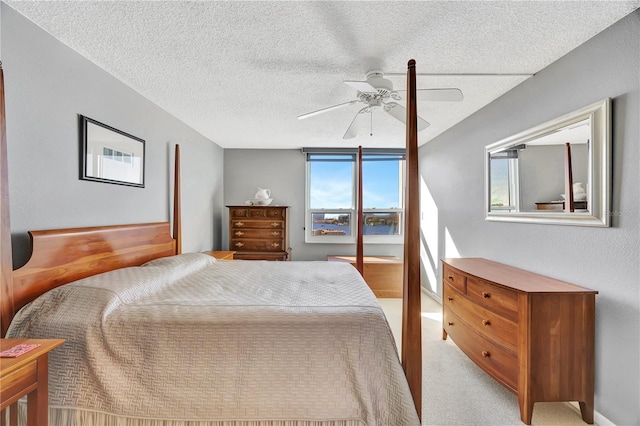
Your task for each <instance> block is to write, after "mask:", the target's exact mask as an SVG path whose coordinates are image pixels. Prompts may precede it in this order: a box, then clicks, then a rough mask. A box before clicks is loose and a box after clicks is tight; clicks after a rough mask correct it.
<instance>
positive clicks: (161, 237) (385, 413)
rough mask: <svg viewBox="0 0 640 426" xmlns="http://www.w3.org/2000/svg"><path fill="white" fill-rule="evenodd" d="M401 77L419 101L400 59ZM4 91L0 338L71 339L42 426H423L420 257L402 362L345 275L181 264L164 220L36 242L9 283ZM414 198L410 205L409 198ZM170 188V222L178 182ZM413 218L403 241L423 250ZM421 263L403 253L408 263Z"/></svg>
mask: <svg viewBox="0 0 640 426" xmlns="http://www.w3.org/2000/svg"><path fill="white" fill-rule="evenodd" d="M1 71H2V69H1V65H0V78H2V74H1ZM411 78H413V83H412V84H413V90H415V62H414V63H413V64H412V62H411V61H410V63H409V72H408V82H409V83H411V81H410V80H411ZM1 83H2V85H1V86H2V97H1V98H2V99H1V116H0V118H1V122H2V151H1V155H0V160H1V163H2V166H3V167H2V179H3V182H2V188H1V189H2V197H0V202H1V205H0V210H1V212H2V219H3V220H2V228H1V235H0V237H1V239H2V274H1V278H2V282H1V290H2V301H1V314H2V316H1V318H2V323H1V324H0V325H1V328H2V334H3V336H5V332H6V337H29V338H64V339H65V340H66V343H65V344H64V345H63V346H62V347H61V348H58V349H57V350H56V351H53V352H52V353H51V354H50V355H49V363H50V364H49V365H50V373H49V404H50V410H49V416H50V417H49V419H50V424H52V425H63V424H64V425H89V424H95V425H111V424H113V425H120V424H122V425H155V426H159V425H162V426H182V425H184V426H186V425H190V426H199V425H225V426H234V425H252V426H257V425H270V426H280V425H282V426H284V425H287V426H294V425H300V426H302V425H305V426H307V425H308V426H311V425H313V426H316V425H318V426H319V425H343V426H352V425H353V426H355V425H416V424H419V423H420V420H419V416H420V382H421V364H420V362H421V353H420V347H421V343H420V342H421V340H420V329H419V328H420V304H419V303H420V301H419V298H420V294H419V292H420V290H419V285H420V282H419V263H418V262H416V261H415V260H411V261H406V262H405V274H404V275H405V287H404V294H405V296H404V308H405V309H404V313H403V348H402V363H400V360H399V359H398V351H397V349H396V347H395V343H394V339H393V336H392V334H391V331H390V328H389V325H388V324H387V322H386V319H385V317H384V314H383V312H382V309H381V308H380V305H379V304H378V303H377V301H376V299H375V297H374V295H373V293H372V292H371V291H370V290H369V288H368V287H367V285H366V283H365V282H364V280H363V279H362V277H361V275H360V274H358V272H357V270H356V269H354V268H353V267H352V266H351V265H349V264H341V263H329V262H324V261H323V262H265V261H257V262H256V261H216V260H215V259H214V258H213V257H210V256H207V255H205V254H200V253H185V254H181V253H180V252H181V248H180V245H181V237H180V228H179V220H176V221H174V228H173V236H171V232H170V231H171V229H170V225H169V223H168V222H163V223H151V224H136V225H119V226H106V227H92V228H73V229H63V230H49V231H32V232H30V233H29V234H30V237H31V240H32V248H33V253H32V256H31V258H30V259H29V261H28V262H27V264H26V265H25V266H24V267H22V268H20V269H18V270H16V271H11V247H10V227H9V221H8V197H7V196H6V194H7V179H6V177H7V174H6V170H7V168H6V132H5V119H4V117H5V114H4V87H3V81H2V82H1ZM409 87H411V86H409ZM408 92H410V90H409V91H408ZM411 102H413V104H414V107H413V108H411V107H408V108H407V110H408V120H407V122H408V123H409V124H408V130H407V140H408V150H407V164H408V175H409V178H410V179H412V181H413V178H411V176H413V175H414V174H415V182H417V136H416V135H417V130H416V131H415V132H414V131H413V130H411V127H412V126H411V123H413V126H415V120H414V119H412V118H411V117H410V116H409V115H410V114H414V115H415V94H414V97H413V101H411V96H410V100H409V103H411ZM410 139H411V141H412V144H413V145H415V148H414V147H409V140H410ZM412 161H413V162H415V167H413V166H412ZM413 172H415V173H413ZM176 179H179V148H177V152H176ZM408 187H409V188H410V190H409V196H413V197H414V200H417V185H414V184H412V185H409V183H408ZM176 188H177V189H176V191H175V193H176V195H177V198H176V201H175V204H174V206H178V207H177V210H174V218H176V217H177V218H179V217H180V215H179V202H178V201H179V180H176ZM411 188H413V189H414V190H415V194H413V195H411V194H412V193H411ZM414 202H417V201H414ZM411 207H412V205H411V204H410V203H409V205H407V207H406V211H407V218H406V220H407V223H408V225H407V226H408V228H407V230H406V231H405V233H406V234H408V235H415V236H416V237H417V236H418V235H419V234H418V233H417V232H415V233H414V232H412V231H416V230H417V229H418V228H417V226H416V225H412V224H413V223H414V222H415V221H414V220H412V219H411V217H410V216H411V214H410V208H411ZM414 210H415V209H414ZM416 218H417V215H416ZM415 223H417V222H415ZM412 226H416V227H415V228H411V227H412ZM411 240H418V238H412V239H411ZM7 242H8V244H7ZM418 244H419V243H418ZM358 245H359V246H360V247H361V243H360V242H359V244H358ZM417 250H419V245H418V246H417ZM417 250H416V241H409V242H408V243H407V242H405V259H414V253H415V252H416V251H417ZM418 254H419V251H418ZM358 256H362V253H361V248H359V250H358ZM416 295H417V297H416ZM412 296H413V298H412ZM416 299H417V301H416ZM416 306H417V310H416ZM21 408H22V407H21Z"/></svg>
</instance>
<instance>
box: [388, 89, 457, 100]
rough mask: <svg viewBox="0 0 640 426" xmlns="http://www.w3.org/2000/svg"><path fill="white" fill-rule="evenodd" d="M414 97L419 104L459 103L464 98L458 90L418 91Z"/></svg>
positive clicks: (403, 91)
mask: <svg viewBox="0 0 640 426" xmlns="http://www.w3.org/2000/svg"><path fill="white" fill-rule="evenodd" d="M397 92H402V94H403V95H404V93H405V92H406V90H397ZM416 97H417V98H418V101H420V102H425V101H427V102H429V101H431V102H460V101H461V100H462V99H463V98H464V96H463V95H462V91H461V90H460V89H418V90H416Z"/></svg>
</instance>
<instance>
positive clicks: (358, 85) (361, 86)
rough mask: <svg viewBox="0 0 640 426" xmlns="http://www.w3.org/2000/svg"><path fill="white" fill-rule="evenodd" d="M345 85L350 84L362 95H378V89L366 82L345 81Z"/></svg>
mask: <svg viewBox="0 0 640 426" xmlns="http://www.w3.org/2000/svg"><path fill="white" fill-rule="evenodd" d="M344 83H345V84H348V85H349V86H351V87H353V88H354V89H356V90H357V91H358V92H362V93H378V89H376V88H375V87H373V86H372V85H370V84H369V83H368V82H366V81H351V80H345V81H344Z"/></svg>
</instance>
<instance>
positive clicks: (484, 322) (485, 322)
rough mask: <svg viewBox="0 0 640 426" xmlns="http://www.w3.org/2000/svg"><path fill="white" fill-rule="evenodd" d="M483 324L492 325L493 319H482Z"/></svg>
mask: <svg viewBox="0 0 640 426" xmlns="http://www.w3.org/2000/svg"><path fill="white" fill-rule="evenodd" d="M482 325H491V321H489V320H482Z"/></svg>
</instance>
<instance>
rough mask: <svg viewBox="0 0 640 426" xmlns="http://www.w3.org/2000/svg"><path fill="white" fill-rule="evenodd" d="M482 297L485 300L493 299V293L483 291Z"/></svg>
mask: <svg viewBox="0 0 640 426" xmlns="http://www.w3.org/2000/svg"><path fill="white" fill-rule="evenodd" d="M482 297H484V298H485V299H490V298H491V293H489V292H488V291H483V292H482Z"/></svg>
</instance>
